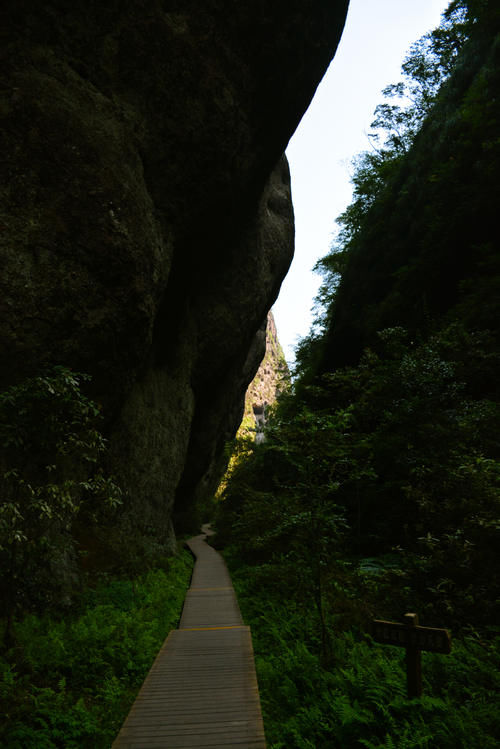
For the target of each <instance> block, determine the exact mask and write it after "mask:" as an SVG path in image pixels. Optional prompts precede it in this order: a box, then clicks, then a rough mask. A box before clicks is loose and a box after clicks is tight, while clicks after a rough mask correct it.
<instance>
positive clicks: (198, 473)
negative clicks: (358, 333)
mask: <svg viewBox="0 0 500 749" xmlns="http://www.w3.org/2000/svg"><path fill="white" fill-rule="evenodd" d="M346 10H347V0H331V1H330V2H328V3H326V2H324V0H308V2H306V3H304V2H303V0H301V1H300V2H299V0H287V1H286V2H285V0H276V1H275V2H273V3H263V2H261V0H249V2H245V3H241V4H235V3H229V2H227V0H225V1H224V0H203V1H202V0H153V1H152V2H148V3H146V2H141V1H140V0H126V1H125V2H119V3H118V2H113V1H112V2H105V3H102V2H98V1H97V0H85V2H83V0H71V2H70V1H69V0H47V2H44V3H39V2H38V1H37V0H15V1H14V0H6V1H5V2H4V3H3V4H2V10H1V17H0V28H1V30H2V31H1V34H2V44H1V45H0V57H1V68H0V70H1V78H2V81H1V85H0V92H1V97H2V99H1V102H0V132H1V137H2V142H3V148H2V160H1V164H0V169H1V175H0V261H1V279H0V386H2V387H3V386H6V385H8V384H11V383H13V382H16V381H18V380H20V379H22V378H23V377H24V376H28V375H30V374H33V373H34V372H37V371H39V370H40V368H41V367H43V366H45V365H48V364H53V363H62V364H65V365H69V366H72V367H73V368H75V369H77V370H79V371H84V372H89V373H90V374H92V376H93V384H92V388H93V392H92V393H91V394H92V396H93V397H94V398H96V399H97V400H99V401H100V402H101V403H102V404H103V410H104V413H105V415H106V420H107V427H106V428H107V432H108V434H109V436H110V444H111V460H112V463H113V468H114V470H115V472H116V473H117V474H118V476H119V478H120V479H121V481H122V483H123V485H124V486H125V488H126V489H127V492H128V500H127V502H128V503H129V512H130V513H131V515H132V516H134V517H135V518H136V520H137V525H138V528H139V527H140V529H142V530H143V531H144V532H146V533H148V532H154V534H155V535H159V536H160V537H163V538H166V537H167V536H168V535H169V533H170V527H171V524H170V517H171V511H172V505H173V503H174V501H176V502H177V503H178V505H179V506H183V504H184V503H186V502H192V501H193V498H194V497H196V496H197V495H199V494H200V492H203V491H204V490H205V489H207V488H209V487H210V486H211V485H212V484H213V482H214V480H215V476H216V474H217V464H218V458H219V455H220V452H221V449H222V446H223V444H224V442H225V440H226V439H227V438H228V436H230V435H231V433H232V432H234V430H235V428H236V427H237V424H238V421H239V418H240V416H241V409H242V402H243V398H244V393H245V390H246V387H247V384H248V382H250V380H251V379H252V377H253V375H254V373H255V371H256V369H257V366H258V364H259V361H260V359H261V357H262V355H263V352H264V342H265V332H264V327H263V325H264V324H265V319H266V313H267V311H268V309H269V308H270V306H271V305H272V302H273V301H274V299H275V297H276V295H277V293H278V290H279V286H280V283H281V280H282V278H283V276H284V274H285V273H286V271H287V268H288V265H289V263H290V261H291V257H292V252H293V214H292V208H291V201H290V186H289V176H288V171H287V166H286V164H285V162H284V161H283V159H282V158H281V154H282V153H283V151H284V148H285V146H286V144H287V141H288V139H289V137H290V135H291V134H292V132H293V131H294V129H295V127H296V125H297V124H298V122H299V120H300V117H301V115H302V114H303V112H304V111H305V109H306V108H307V105H308V104H309V101H310V99H311V97H312V95H313V94H314V90H315V88H316V86H317V84H318V82H319V80H320V79H321V77H322V75H323V73H324V72H325V70H326V67H327V65H328V63H329V61H330V59H331V57H332V56H333V53H334V51H335V48H336V45H337V43H338V40H339V37H340V34H341V30H342V27H343V23H344V18H345V13H346Z"/></svg>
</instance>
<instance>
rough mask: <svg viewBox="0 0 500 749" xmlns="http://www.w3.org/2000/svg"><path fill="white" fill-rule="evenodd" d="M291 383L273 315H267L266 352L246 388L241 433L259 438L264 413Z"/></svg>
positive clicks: (263, 421)
mask: <svg viewBox="0 0 500 749" xmlns="http://www.w3.org/2000/svg"><path fill="white" fill-rule="evenodd" d="M289 384H290V371H289V369H288V365H287V363H286V360H285V355H284V354H283V349H282V348H281V345H280V342H279V340H278V332H277V330H276V323H275V322H274V316H273V313H272V312H269V313H268V315H267V328H266V353H265V354H264V358H263V359H262V361H261V363H260V366H259V369H258V370H257V374H256V375H255V377H254V378H253V380H252V382H251V383H250V385H249V386H248V390H247V393H246V396H245V411H244V416H243V421H242V423H241V426H240V431H241V430H243V431H244V432H247V433H248V432H249V431H250V433H251V434H252V433H254V434H255V439H256V440H257V441H260V440H261V439H262V436H263V435H262V429H263V427H264V425H265V423H266V411H267V409H268V407H269V406H272V405H273V403H275V402H276V399H277V397H278V395H279V394H280V392H283V391H284V390H286V388H287V387H288V386H289Z"/></svg>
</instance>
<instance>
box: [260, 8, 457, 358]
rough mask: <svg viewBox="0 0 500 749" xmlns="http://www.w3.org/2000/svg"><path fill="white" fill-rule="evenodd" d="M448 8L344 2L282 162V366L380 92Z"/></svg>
mask: <svg viewBox="0 0 500 749" xmlns="http://www.w3.org/2000/svg"><path fill="white" fill-rule="evenodd" d="M448 3H449V0H351V2H350V6H349V13H348V16H347V22H346V26H345V29H344V34H343V36H342V40H341V42H340V45H339V47H338V50H337V54H336V55H335V58H334V60H333V62H332V64H331V65H330V67H329V69H328V71H327V73H326V75H325V77H324V78H323V80H322V82H321V83H320V85H319V87H318V89H317V91H316V95H315V97H314V99H313V101H312V103H311V106H310V107H309V109H308V110H307V112H306V114H305V115H304V117H303V118H302V121H301V123H300V125H299V127H298V128H297V130H296V132H295V134H294V136H293V138H292V139H291V141H290V143H289V146H288V149H287V156H288V160H289V162H290V171H291V175H292V197H293V204H294V211H295V258H294V261H293V263H292V267H291V269H290V271H289V273H288V276H287V277H286V279H285V281H284V282H283V285H282V287H281V293H280V296H279V299H278V300H277V302H276V303H275V305H274V307H273V313H274V317H275V320H276V326H277V329H278V337H279V340H280V342H281V345H282V346H283V349H284V352H285V356H286V358H287V360H288V361H289V362H292V361H293V360H294V353H293V349H294V347H295V345H296V343H297V341H298V339H299V338H301V337H303V336H304V335H306V334H307V333H308V332H309V329H310V326H311V322H312V315H311V308H312V306H313V302H314V297H315V296H316V293H317V290H318V286H319V284H320V282H321V279H320V277H319V276H318V275H316V274H314V273H312V272H311V269H312V267H313V265H314V263H315V262H316V260H317V259H318V258H320V257H323V256H324V255H326V254H327V253H328V251H329V248H330V245H331V243H332V239H333V236H334V233H335V219H336V218H337V216H339V214H340V213H342V211H343V210H344V209H345V208H346V206H347V205H348V204H349V203H350V201H351V184H350V174H351V160H352V158H353V157H354V156H355V155H356V154H358V153H359V152H361V151H364V150H367V149H368V148H369V144H368V139H367V137H366V133H367V132H368V131H369V129H370V123H371V122H372V121H373V111H374V109H375V107H376V106H377V104H380V103H381V101H382V100H383V97H382V95H381V91H382V89H383V88H385V86H387V85H388V84H390V83H396V82H397V81H398V80H400V78H401V72H400V70H401V63H402V62H403V59H404V57H405V56H406V53H407V52H408V50H409V47H410V45H411V44H412V42H414V41H416V40H417V39H419V38H420V37H421V36H422V35H423V34H425V33H426V32H427V31H430V30H431V29H433V28H435V27H436V26H437V25H438V24H439V21H440V17H441V13H442V12H443V10H444V9H445V8H446V7H447V6H448Z"/></svg>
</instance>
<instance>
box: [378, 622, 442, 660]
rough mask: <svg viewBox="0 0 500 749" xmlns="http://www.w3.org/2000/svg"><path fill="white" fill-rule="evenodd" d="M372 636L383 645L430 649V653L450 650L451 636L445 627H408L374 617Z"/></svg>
mask: <svg viewBox="0 0 500 749" xmlns="http://www.w3.org/2000/svg"><path fill="white" fill-rule="evenodd" d="M372 637H373V639H374V640H376V641H377V642H380V643H382V644H383V645H399V646H402V647H405V648H406V647H408V646H409V647H411V648H416V649H417V650H430V651H431V652H432V653H450V652H451V637H450V633H449V632H448V630H447V629H437V628H435V627H420V626H416V627H408V626H407V625H406V624H400V623H399V622H387V621H384V620H383V619H374V620H373V621H372Z"/></svg>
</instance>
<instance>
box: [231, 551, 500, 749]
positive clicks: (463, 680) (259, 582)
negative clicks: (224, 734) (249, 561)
mask: <svg viewBox="0 0 500 749" xmlns="http://www.w3.org/2000/svg"><path fill="white" fill-rule="evenodd" d="M226 556H227V559H228V562H229V564H230V568H231V572H232V576H233V580H234V582H235V585H236V587H237V591H238V597H239V601H240V606H241V607H242V611H243V615H244V618H245V621H247V622H249V623H250V624H251V627H252V635H253V641H254V650H255V653H256V665H257V674H258V680H259V690H260V696H261V702H262V707H263V712H264V721H265V729H266V736H267V742H268V746H269V747H270V749H285V747H286V749H304V748H307V749H313V748H314V749H323V748H324V749H326V748H327V747H328V749H329V748H330V747H331V746H342V747H346V749H348V748H349V747H353V748H354V747H369V749H373V748H374V747H375V748H376V749H387V748H388V747H397V748H398V749H400V748H401V747H412V749H417V748H419V749H438V747H439V749H456V748H457V747H458V748H460V747H461V748H462V749H483V747H490V748H491V749H493V747H495V746H496V745H497V740H498V736H499V735H500V723H499V719H498V713H497V709H496V704H497V698H498V693H499V691H500V680H499V678H498V673H499V671H498V666H499V665H500V639H499V638H498V637H497V638H494V639H493V640H491V641H490V642H487V641H485V640H483V639H481V638H480V637H478V636H477V634H475V633H469V634H468V635H467V636H465V637H464V638H463V639H461V640H455V641H454V645H453V650H452V653H451V655H448V656H442V655H437V654H432V653H424V654H423V677H424V690H425V693H424V695H423V697H422V698H421V699H419V700H408V699H407V697H406V677H405V667H404V651H401V650H400V649H399V648H394V647H390V646H389V647H388V646H381V645H377V644H375V643H373V642H372V641H371V639H370V638H369V636H367V635H363V634H360V633H359V632H357V631H356V628H354V630H352V629H351V627H349V628H348V631H342V629H341V628H338V627H335V629H334V630H333V631H332V632H331V640H332V643H331V644H332V657H333V659H332V662H331V664H330V665H329V667H327V668H325V667H324V665H322V663H321V661H320V659H319V656H318V650H317V647H316V646H315V643H316V640H317V637H316V634H315V629H316V627H315V620H314V617H312V616H311V614H310V610H308V608H307V606H304V607H298V606H297V604H296V603H294V602H293V601H290V599H289V597H288V592H289V590H288V587H287V586H286V584H285V587H283V586H281V585H280V584H279V583H277V575H276V571H277V570H276V567H275V566H274V565H269V566H268V567H267V568H266V569H263V568H262V567H261V566H259V567H255V566H253V565H252V566H248V565H242V563H241V560H240V559H238V557H236V556H235V555H234V550H233V553H229V551H228V552H227V555H226ZM351 584H352V580H351V581H349V579H347V578H344V581H343V584H342V588H341V589H340V588H337V589H336V590H335V591H334V592H332V598H334V597H339V595H340V593H342V594H343V596H344V597H345V598H348V597H349V596H352V597H356V596H357V593H358V591H357V590H356V589H355V588H353V589H351ZM345 598H344V600H345ZM472 706H474V709H471V708H472Z"/></svg>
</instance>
